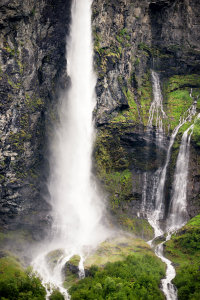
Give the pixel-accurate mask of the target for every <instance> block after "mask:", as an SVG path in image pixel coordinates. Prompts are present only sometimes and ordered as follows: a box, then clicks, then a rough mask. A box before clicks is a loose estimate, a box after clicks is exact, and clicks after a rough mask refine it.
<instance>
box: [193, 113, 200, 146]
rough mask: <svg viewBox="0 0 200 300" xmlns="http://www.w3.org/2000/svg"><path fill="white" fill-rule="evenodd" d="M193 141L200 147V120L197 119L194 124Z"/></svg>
mask: <svg viewBox="0 0 200 300" xmlns="http://www.w3.org/2000/svg"><path fill="white" fill-rule="evenodd" d="M193 140H194V141H195V142H196V144H197V146H200V119H197V120H196V122H195V124H194V130H193Z"/></svg>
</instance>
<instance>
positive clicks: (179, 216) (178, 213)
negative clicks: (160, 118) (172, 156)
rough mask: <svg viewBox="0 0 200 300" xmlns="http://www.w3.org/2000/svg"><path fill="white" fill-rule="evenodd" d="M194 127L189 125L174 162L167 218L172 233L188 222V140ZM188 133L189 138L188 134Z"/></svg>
mask: <svg viewBox="0 0 200 300" xmlns="http://www.w3.org/2000/svg"><path fill="white" fill-rule="evenodd" d="M193 127H194V125H191V126H190V127H189V128H188V129H187V130H186V131H185V132H184V134H183V136H182V140H181V145H180V150H179V154H178V158H177V162H176V170H175V175H174V181H173V187H172V199H171V203H170V211H171V213H170V216H169V218H168V220H167V221H168V230H169V231H174V230H176V229H179V228H181V227H182V226H183V225H184V224H185V223H186V221H187V220H188V216H187V201H186V196H187V176H188V164H189V147H190V138H191V135H192V130H193ZM189 132H190V134H189V136H188V133H189Z"/></svg>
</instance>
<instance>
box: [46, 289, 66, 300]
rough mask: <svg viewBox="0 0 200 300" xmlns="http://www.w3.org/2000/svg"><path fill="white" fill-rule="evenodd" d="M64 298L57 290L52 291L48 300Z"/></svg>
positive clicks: (62, 299)
mask: <svg viewBox="0 0 200 300" xmlns="http://www.w3.org/2000/svg"><path fill="white" fill-rule="evenodd" d="M64 299H65V298H64V296H63V295H62V294H61V293H60V292H59V291H57V290H55V291H53V293H52V294H51V296H50V297H49V300H64Z"/></svg>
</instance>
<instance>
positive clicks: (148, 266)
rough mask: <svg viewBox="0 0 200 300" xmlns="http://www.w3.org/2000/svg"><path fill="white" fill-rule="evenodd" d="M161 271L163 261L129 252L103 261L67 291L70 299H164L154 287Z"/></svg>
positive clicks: (161, 273)
mask: <svg viewBox="0 0 200 300" xmlns="http://www.w3.org/2000/svg"><path fill="white" fill-rule="evenodd" d="M164 274H165V272H164V267H163V264H162V262H161V261H159V260H158V259H157V258H156V257H153V256H150V255H148V254H146V255H144V256H142V257H138V256H135V255H131V256H128V257H127V258H126V259H125V261H118V262H114V263H107V264H106V266H105V268H104V269H103V270H97V271H96V273H95V274H94V275H93V277H87V278H85V279H82V280H80V281H79V282H78V283H77V284H74V285H73V286H72V287H71V288H70V289H69V293H70V294H71V299H72V300H80V299H85V300H89V299H93V300H94V299H99V300H103V299H110V300H111V299H113V300H114V299H116V300H117V299H119V300H128V299H130V300H133V299H134V300H137V299H138V300H139V299H140V300H142V299H145V300H153V299H157V300H159V299H164V295H163V294H162V293H161V291H160V290H159V287H158V286H159V282H160V279H161V278H162V277H163V276H164Z"/></svg>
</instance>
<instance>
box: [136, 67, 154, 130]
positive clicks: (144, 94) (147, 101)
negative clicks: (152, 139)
mask: <svg viewBox="0 0 200 300" xmlns="http://www.w3.org/2000/svg"><path fill="white" fill-rule="evenodd" d="M138 94H139V95H140V115H141V118H142V122H143V124H144V126H146V125H147V123H148V119H149V109H150V106H151V102H152V100H153V93H152V84H151V73H150V71H149V70H148V71H147V73H146V74H144V76H143V78H142V84H141V87H140V88H139V89H138Z"/></svg>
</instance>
